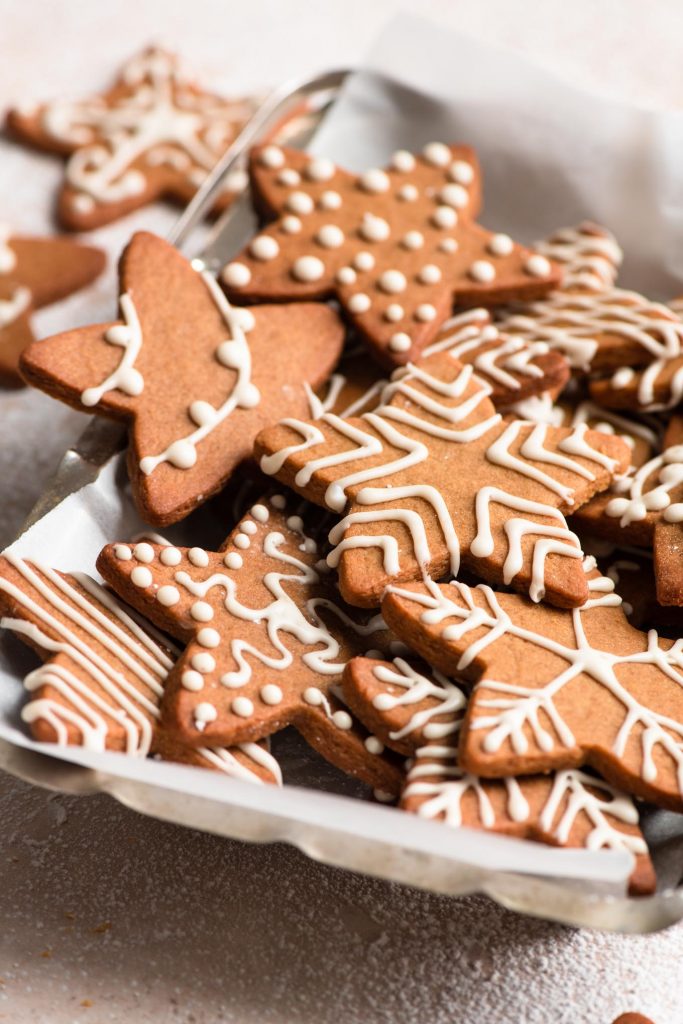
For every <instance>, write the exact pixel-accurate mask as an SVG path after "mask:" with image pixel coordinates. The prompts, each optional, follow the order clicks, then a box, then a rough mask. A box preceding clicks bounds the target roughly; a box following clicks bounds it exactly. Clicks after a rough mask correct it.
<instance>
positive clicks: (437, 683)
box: [372, 658, 466, 740]
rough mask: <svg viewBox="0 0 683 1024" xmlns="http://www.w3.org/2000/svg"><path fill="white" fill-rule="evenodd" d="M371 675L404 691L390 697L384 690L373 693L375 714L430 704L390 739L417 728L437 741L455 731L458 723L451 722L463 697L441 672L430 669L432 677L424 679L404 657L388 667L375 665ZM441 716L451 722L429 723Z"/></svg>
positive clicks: (429, 738)
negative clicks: (425, 701)
mask: <svg viewBox="0 0 683 1024" xmlns="http://www.w3.org/2000/svg"><path fill="white" fill-rule="evenodd" d="M372 674H373V675H374V677H375V679H377V681H378V682H381V683H387V684H388V686H389V687H394V688H395V687H399V688H400V689H401V690H402V691H403V692H399V693H398V694H392V693H389V692H388V690H387V691H386V692H384V693H379V694H376V695H375V697H374V698H373V700H372V703H373V706H374V707H375V708H376V709H377V710H378V711H392V710H393V709H394V708H397V707H405V706H406V705H413V704H419V703H420V702H421V701H424V700H430V701H431V702H433V703H431V704H430V706H429V707H427V708H423V709H422V710H421V711H416V712H415V714H414V715H412V716H411V717H410V719H409V720H408V721H407V722H406V724H405V725H404V726H403V728H402V729H398V730H394V731H392V732H390V733H389V736H390V738H391V739H392V740H400V739H403V737H404V736H409V735H410V733H412V732H415V730H416V729H420V730H421V731H422V734H423V736H424V737H425V738H426V739H428V740H432V739H433V740H440V739H443V738H444V737H445V736H450V735H451V734H452V733H454V732H456V731H457V730H458V728H459V726H460V722H459V720H458V719H455V720H454V718H453V716H454V715H455V714H456V713H460V712H463V711H464V708H465V704H466V699H465V694H464V693H463V692H462V690H461V689H460V688H459V687H458V686H456V685H455V683H452V682H451V681H450V680H449V679H447V678H446V676H444V675H442V674H441V672H438V671H437V670H436V669H432V674H431V677H427V676H425V675H423V674H422V673H421V672H418V671H417V669H416V668H414V667H413V666H412V665H410V664H409V663H408V662H407V661H405V660H404V659H403V658H394V660H393V663H392V665H391V666H389V665H386V664H382V665H376V666H375V668H373V670H372ZM444 715H448V716H450V719H449V720H447V721H445V722H433V721H432V719H433V718H437V717H441V716H444Z"/></svg>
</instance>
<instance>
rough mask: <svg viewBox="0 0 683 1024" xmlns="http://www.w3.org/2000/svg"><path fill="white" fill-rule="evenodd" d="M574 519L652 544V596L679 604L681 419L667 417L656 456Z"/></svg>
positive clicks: (682, 574)
mask: <svg viewBox="0 0 683 1024" xmlns="http://www.w3.org/2000/svg"><path fill="white" fill-rule="evenodd" d="M576 519H577V521H578V522H580V523H581V524H582V526H584V527H585V528H586V529H587V530H590V532H591V533H594V534H596V535H597V536H599V537H604V538H606V539H607V540H611V541H614V543H616V544H634V545H636V546H637V547H643V548H648V549H652V548H654V569H655V578H656V581H657V600H658V601H659V603H660V604H663V605H681V604H683V417H681V416H673V417H672V418H671V421H670V423H669V425H668V428H667V431H666V433H665V435H664V442H663V447H662V451H661V453H660V454H658V455H655V456H653V457H652V458H651V459H649V460H648V461H647V462H644V463H643V464H642V465H640V466H638V467H635V466H634V467H631V469H630V470H629V472H628V474H626V475H625V476H623V477H620V478H619V479H617V480H615V481H614V482H613V484H612V487H611V489H610V491H608V492H607V493H605V494H600V495H597V496H596V497H595V498H593V499H592V500H591V501H590V502H588V504H587V505H585V506H584V508H582V509H581V510H580V511H579V512H578V513H577V516H576Z"/></svg>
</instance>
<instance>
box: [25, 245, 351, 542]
mask: <svg viewBox="0 0 683 1024" xmlns="http://www.w3.org/2000/svg"><path fill="white" fill-rule="evenodd" d="M121 293H122V294H121V299H120V304H121V316H122V320H121V321H120V322H117V323H110V324H98V325H96V326H93V327H82V328H78V329H76V330H72V331H66V332H65V333H64V334H59V335H56V336H54V337H52V338H48V339H46V340H45V341H41V342H36V343H35V344H33V345H30V346H29V348H28V349H27V350H26V351H25V352H24V354H23V356H22V360H21V371H22V374H23V375H24V377H25V378H26V379H27V380H28V381H29V382H30V383H31V384H33V385H35V386H36V387H39V388H41V389H42V390H43V391H47V392H48V394H51V395H53V396H54V397H55V398H59V399H61V400H62V401H64V402H67V403H68V404H69V405H73V406H74V407H75V408H77V409H81V410H94V411H96V412H101V413H102V414H103V415H106V416H110V417H112V418H115V419H122V420H124V421H127V422H128V423H129V424H130V427H129V459H128V465H129V470H130V475H131V480H132V483H133V495H134V497H135V500H136V503H137V505H138V507H139V509H140V511H141V513H142V515H143V516H144V518H145V519H146V521H147V522H149V523H154V524H158V525H164V524H167V523H172V522H176V521H177V520H179V519H182V518H183V517H184V516H186V515H187V514H188V513H189V512H191V511H192V509H193V508H195V507H196V506H197V505H198V504H200V503H201V502H202V501H205V500H206V498H208V497H210V495H211V494H214V493H215V492H216V491H218V490H219V489H220V488H221V487H222V486H223V484H224V483H225V482H226V481H227V480H228V478H229V477H230V475H231V474H232V472H233V470H234V469H235V468H236V467H237V466H239V465H240V464H241V463H243V462H244V460H245V459H247V458H248V457H249V456H250V455H251V450H252V444H253V440H254V437H255V436H256V434H257V433H258V431H259V430H261V429H262V428H263V427H264V426H266V425H267V424H269V423H272V422H274V421H275V420H277V419H279V418H280V417H281V416H289V415H292V416H301V415H306V412H307V410H308V398H307V392H306V385H307V384H308V385H310V386H311V387H317V386H318V385H319V384H321V383H322V381H323V380H325V379H326V377H327V376H328V375H329V373H330V371H331V369H332V368H333V366H334V364H335V363H336V361H337V359H338V358H339V354H340V352H341V348H342V343H343V329H342V326H341V323H340V321H339V318H338V317H337V316H336V314H335V313H333V311H332V310H330V309H328V308H327V307H326V306H323V305H320V304H318V303H315V304H308V303H305V304H304V303H298V304H296V305H291V306H282V305H280V306H260V307H259V308H258V309H254V310H249V309H244V308H241V309H236V308H234V307H233V306H231V305H230V303H229V302H228V300H227V299H226V298H225V295H224V294H223V292H222V291H221V290H220V288H219V287H218V285H217V284H216V282H215V280H214V279H213V278H212V277H211V276H210V275H208V274H202V273H199V272H198V271H196V270H194V269H193V268H192V266H191V265H190V264H189V263H188V261H187V260H186V259H184V257H183V256H181V255H180V253H178V252H177V251H176V250H175V249H174V248H173V247H172V246H170V245H168V243H167V242H164V241H162V239H160V238H157V237H156V236H155V235H151V234H148V233H146V232H139V233H138V234H136V235H134V236H133V239H132V241H131V242H130V244H129V245H128V247H127V249H126V250H125V252H124V254H123V257H122V260H121Z"/></svg>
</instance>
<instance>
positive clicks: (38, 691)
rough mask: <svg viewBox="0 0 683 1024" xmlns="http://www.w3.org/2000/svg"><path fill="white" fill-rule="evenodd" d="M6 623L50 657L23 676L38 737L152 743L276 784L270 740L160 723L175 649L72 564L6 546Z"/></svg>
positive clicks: (160, 750) (139, 750) (157, 750)
mask: <svg viewBox="0 0 683 1024" xmlns="http://www.w3.org/2000/svg"><path fill="white" fill-rule="evenodd" d="M0 612H2V616H3V617H2V619H1V620H0V625H2V627H4V628H6V629H9V630H11V631H12V632H14V633H16V634H17V635H18V636H19V637H20V638H21V639H22V640H23V641H24V642H25V643H27V644H28V645H29V646H30V647H32V648H34V649H35V650H36V651H37V652H38V653H39V654H40V655H41V656H42V657H43V658H44V659H45V662H44V664H43V665H41V666H40V668H37V669H35V670H34V671H33V672H31V673H30V674H29V675H28V676H27V677H26V679H25V681H24V685H25V687H26V689H27V690H28V692H29V693H30V694H31V699H30V701H29V702H28V703H27V704H25V705H24V707H23V708H22V712H21V717H22V719H23V721H25V722H26V723H27V724H28V725H29V727H30V729H31V732H32V733H33V735H34V737H35V738H36V739H37V740H39V741H40V742H44V743H56V744H58V745H59V746H67V745H69V746H83V747H85V748H87V749H88V750H119V751H124V752H125V753H127V754H130V755H133V756H135V757H144V756H145V755H146V754H148V753H150V752H151V753H154V754H155V755H157V756H161V757H163V758H164V759H165V760H171V761H180V762H183V763H185V764H196V765H199V766H201V767H204V768H213V769H214V770H219V771H222V772H223V773H224V774H226V775H229V776H230V777H232V778H239V779H242V780H248V781H252V782H271V783H276V784H280V783H281V781H282V776H281V773H280V769H279V765H278V763H277V761H276V760H275V758H274V757H273V756H272V755H271V754H270V753H269V752H268V750H267V749H266V748H265V746H264V744H262V743H261V744H255V743H247V744H243V745H242V746H241V747H236V748H234V749H233V750H229V749H227V748H221V747H214V748H209V747H201V748H198V749H193V750H188V749H187V748H184V747H183V746H182V745H181V744H179V743H178V742H177V741H173V740H172V739H171V738H170V737H169V736H168V735H167V734H166V732H165V730H164V729H163V728H161V726H160V723H159V718H160V714H161V706H162V703H163V699H164V687H165V683H166V678H167V676H168V674H169V672H170V671H171V669H172V668H173V664H174V662H175V659H176V656H177V654H178V652H177V650H176V649H175V648H174V647H173V646H172V645H171V643H170V642H169V641H168V640H167V639H166V638H162V637H161V636H160V635H159V634H158V633H157V632H156V630H154V629H153V628H152V627H150V626H149V625H148V624H146V623H145V624H143V623H141V622H139V621H138V620H137V618H135V617H134V616H133V615H132V613H131V610H130V609H129V608H127V607H126V606H125V605H123V604H122V603H121V602H120V601H119V600H118V598H117V597H116V596H115V595H114V594H112V593H111V592H109V591H108V590H105V588H104V587H102V586H100V584H99V583H96V582H95V581H94V580H92V579H90V577H89V576H86V575H85V574H84V573H74V574H66V573H61V572H57V571H55V570H54V569H50V568H49V567H46V566H42V565H37V564H35V563H33V562H27V561H26V560H25V559H23V558H20V557H18V556H17V555H14V554H12V553H11V552H6V553H5V554H4V555H3V556H2V558H0Z"/></svg>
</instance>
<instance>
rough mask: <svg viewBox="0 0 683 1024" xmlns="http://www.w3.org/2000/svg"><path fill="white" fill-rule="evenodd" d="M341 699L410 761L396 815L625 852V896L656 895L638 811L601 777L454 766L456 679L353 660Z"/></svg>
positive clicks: (459, 695) (458, 707)
mask: <svg viewBox="0 0 683 1024" xmlns="http://www.w3.org/2000/svg"><path fill="white" fill-rule="evenodd" d="M343 688H344V696H345V697H346V699H347V701H348V703H349V706H350V707H351V708H352V709H353V711H354V712H355V714H356V715H357V716H358V718H359V719H360V720H361V721H362V722H363V723H364V724H365V725H366V726H367V727H368V728H369V729H370V730H371V731H372V732H373V733H374V734H375V735H376V736H377V737H378V739H380V740H381V741H382V742H384V743H386V745H387V746H388V747H390V748H391V749H393V750H397V751H399V752H400V753H402V754H407V755H410V756H411V758H412V761H411V762H409V767H408V774H407V777H406V780H405V783H404V786H403V790H402V793H401V800H400V805H399V806H400V807H401V808H403V810H406V811H408V812H410V813H413V814H417V815H418V816H419V817H421V818H426V819H430V820H442V821H444V822H445V823H446V824H447V825H450V826H451V827H456V828H457V827H459V826H461V825H464V826H467V827H469V828H483V829H487V830H489V831H493V832H500V833H503V834H505V835H512V836H517V837H520V838H524V839H534V840H536V841H539V842H544V843H550V844H552V845H559V846H569V847H588V848H589V849H601V848H610V849H625V850H628V851H629V852H631V853H633V854H634V855H635V857H636V864H635V868H634V871H633V874H632V875H631V879H630V885H629V889H630V891H631V893H633V894H635V893H639V894H641V893H646V892H652V891H653V890H654V888H655V885H656V878H655V873H654V868H653V866H652V862H651V861H650V858H649V855H648V851H647V845H646V844H645V840H644V839H643V836H642V834H641V832H640V829H639V828H638V811H637V810H636V808H635V806H634V805H633V802H632V801H631V800H630V799H629V797H627V796H626V795H625V794H624V793H621V792H619V791H618V790H616V789H614V787H612V786H610V785H609V783H606V782H604V781H603V780H602V779H599V778H596V777H594V776H592V775H588V774H586V773H585V772H581V771H577V770H572V771H561V772H556V773H554V774H551V775H535V776H526V777H525V776H520V777H519V778H514V777H512V778H507V779H482V778H479V777H477V776H476V775H472V774H471V773H469V772H465V771H463V770H462V769H461V768H460V766H459V764H458V749H457V745H458V738H459V733H460V727H461V725H462V721H463V717H464V713H465V706H466V697H465V694H464V692H463V691H462V690H461V689H460V687H459V686H457V685H456V684H455V683H454V682H453V681H452V680H450V679H448V678H447V677H446V676H444V675H442V674H441V673H440V672H438V671H437V670H436V669H432V668H430V666H429V665H427V664H425V663H422V664H421V665H418V664H417V660H416V659H415V660H410V659H409V660H406V659H405V658H394V660H393V661H392V662H387V661H379V660H373V659H370V658H353V659H352V660H351V661H350V662H349V663H348V665H347V666H346V668H345V669H344V678H343Z"/></svg>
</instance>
